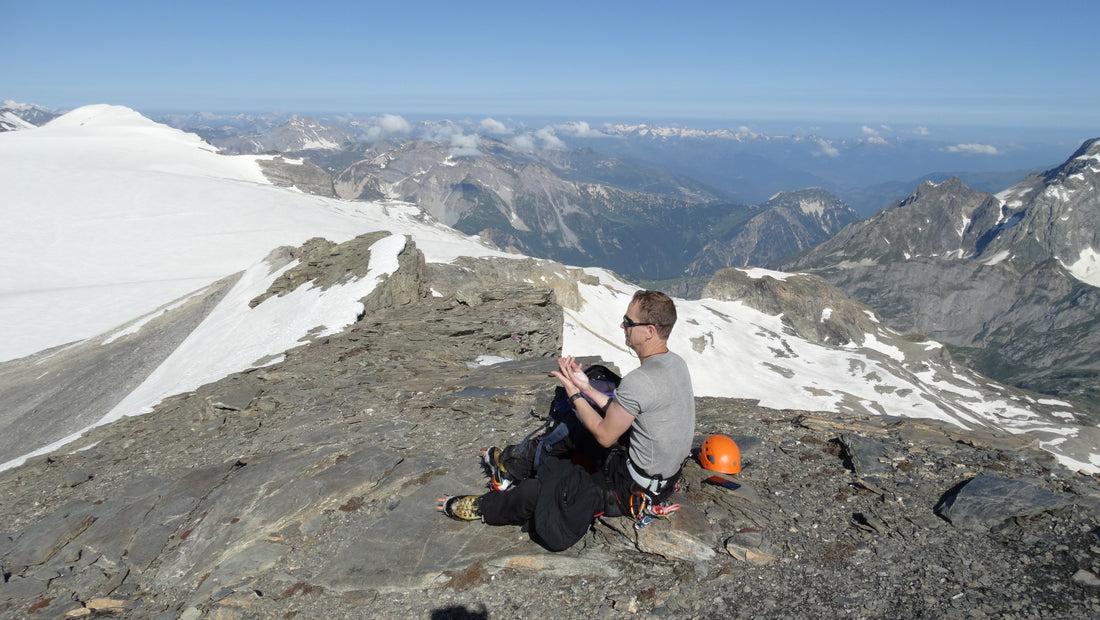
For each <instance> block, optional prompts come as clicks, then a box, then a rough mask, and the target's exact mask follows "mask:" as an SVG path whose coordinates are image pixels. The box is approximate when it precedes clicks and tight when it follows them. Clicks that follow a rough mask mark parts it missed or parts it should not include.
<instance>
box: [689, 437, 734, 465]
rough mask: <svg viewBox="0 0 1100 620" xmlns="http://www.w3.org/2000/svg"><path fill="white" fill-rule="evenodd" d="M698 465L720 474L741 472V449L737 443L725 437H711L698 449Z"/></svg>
mask: <svg viewBox="0 0 1100 620" xmlns="http://www.w3.org/2000/svg"><path fill="white" fill-rule="evenodd" d="M699 464H700V465H702V466H703V469H711V470H714V471H716V472H718V473H722V474H736V473H738V472H740V471H741V449H740V448H738V447H737V442H736V441H734V440H732V439H730V438H729V437H727V436H725V435H711V436H710V437H707V438H706V439H704V440H703V445H702V446H701V447H700V448H699Z"/></svg>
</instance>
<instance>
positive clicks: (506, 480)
mask: <svg viewBox="0 0 1100 620" xmlns="http://www.w3.org/2000/svg"><path fill="white" fill-rule="evenodd" d="M482 461H483V462H484V463H485V468H486V469H488V470H489V486H490V487H492V489H493V490H494V491H506V490H507V489H509V488H510V487H511V486H512V483H513V482H515V479H514V478H512V476H511V475H509V474H508V470H507V468H505V467H504V450H501V449H500V448H498V447H496V446H493V447H491V448H489V449H488V450H486V451H485V452H483V453H482Z"/></svg>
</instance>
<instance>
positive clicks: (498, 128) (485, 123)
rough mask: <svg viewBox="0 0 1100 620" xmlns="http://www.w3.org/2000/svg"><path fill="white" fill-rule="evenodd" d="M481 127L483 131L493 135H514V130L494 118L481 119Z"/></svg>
mask: <svg viewBox="0 0 1100 620" xmlns="http://www.w3.org/2000/svg"><path fill="white" fill-rule="evenodd" d="M480 127H481V130H482V131H484V132H486V133H491V134H497V135H508V134H510V133H512V130H511V129H508V127H507V126H506V125H505V124H504V123H502V122H500V121H498V120H496V119H493V118H483V119H481V124H480Z"/></svg>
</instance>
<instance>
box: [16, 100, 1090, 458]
mask: <svg viewBox="0 0 1100 620" xmlns="http://www.w3.org/2000/svg"><path fill="white" fill-rule="evenodd" d="M0 209H2V213H3V215H4V217H5V221H6V222H14V223H15V225H11V226H6V227H5V229H4V232H3V233H0V235H2V237H0V242H2V243H0V257H2V258H0V260H2V261H3V263H4V264H5V265H14V266H15V268H13V269H9V270H7V271H6V272H5V273H4V275H3V276H2V278H0V321H2V323H0V324H3V325H5V334H4V338H3V342H2V343H0V344H2V346H3V350H2V352H3V356H2V357H0V359H12V358H15V357H18V356H21V355H27V354H30V353H34V352H37V351H40V350H42V349H45V348H48V347H53V346H57V345H61V344H65V343H68V342H72V341H74V340H81V339H92V340H89V341H88V343H87V345H91V346H98V343H99V342H107V341H109V340H111V339H112V338H114V337H117V336H118V332H117V330H116V328H119V327H121V326H123V325H124V324H126V323H128V322H131V321H134V320H138V319H140V318H141V317H142V316H147V315H150V313H153V312H154V311H155V310H156V309H158V308H160V307H162V306H164V305H165V304H168V303H170V302H172V301H173V300H176V299H180V298H182V297H185V296H186V295H188V294H190V293H192V292H193V291H196V290H199V289H202V288H203V287H205V286H207V285H209V284H211V283H212V282H214V281H216V280H219V279H221V278H223V277H225V276H227V275H230V274H233V273H236V272H240V271H242V270H243V271H244V272H245V273H244V275H243V276H242V277H241V279H240V280H239V281H238V282H237V284H236V285H235V287H234V288H233V289H232V290H231V291H230V292H229V293H228V294H227V295H226V296H225V297H224V298H223V299H222V300H221V302H219V304H218V306H217V307H216V308H215V309H214V310H213V311H212V312H211V313H210V314H209V316H208V317H207V318H206V320H205V321H204V322H203V323H202V324H201V325H200V326H199V327H198V328H197V329H195V330H194V331H193V332H192V333H191V335H190V336H189V337H188V338H187V339H186V340H185V341H184V342H183V343H182V344H181V345H180V346H179V347H178V348H177V349H176V350H175V352H174V353H172V354H171V355H170V356H168V357H167V359H166V360H165V361H164V362H163V363H162V364H161V365H160V366H159V367H158V368H157V370H156V371H154V372H153V373H151V374H150V375H149V376H148V378H147V379H146V380H145V381H144V383H143V384H142V385H140V386H138V387H137V388H136V389H135V390H133V391H131V392H130V393H129V396H127V397H126V398H124V399H123V400H122V402H120V403H119V404H118V405H117V406H115V407H114V409H113V410H112V411H111V412H110V413H109V414H108V415H107V416H105V417H104V419H103V420H101V421H100V422H104V421H108V420H110V419H115V418H118V417H121V416H124V415H136V414H139V413H142V412H143V411H147V410H148V409H149V408H150V407H151V406H152V405H154V404H155V403H156V402H157V401H158V400H160V399H161V398H163V397H165V396H167V395H169V394H174V393H179V392H183V391H187V390H191V389H194V388H195V387H197V386H198V385H201V384H202V383H204V382H209V381H213V380H216V379H218V378H220V377H222V376H225V375H226V374H229V373H232V372H235V371H238V370H244V369H246V368H248V367H250V366H252V365H255V364H257V363H267V362H269V361H270V360H272V359H277V357H278V354H279V352H281V351H282V350H285V349H287V348H290V347H292V346H297V345H298V344H300V342H301V341H302V339H304V338H306V337H307V336H308V335H309V334H311V333H313V334H316V333H317V332H318V330H319V328H320V331H326V330H327V331H332V330H339V329H341V328H342V327H343V326H344V325H347V324H348V323H350V322H351V321H353V320H354V319H355V316H356V315H357V314H358V313H359V312H361V310H362V306H361V304H359V302H358V301H356V300H358V299H360V298H362V296H364V295H365V294H366V292H368V291H369V290H370V289H371V288H372V287H373V286H374V282H375V280H376V277H375V276H377V275H380V274H384V273H387V272H388V271H389V269H390V265H391V264H392V262H393V260H394V257H395V256H396V253H397V252H398V251H400V249H401V248H402V247H404V237H403V235H409V236H411V237H412V238H413V240H414V241H415V243H416V245H417V247H418V248H419V249H420V250H421V251H423V252H424V254H425V257H426V259H427V260H428V261H434V262H443V261H451V260H453V259H454V258H455V257H458V256H499V257H511V258H516V257H515V256H514V255H508V254H504V253H502V252H498V251H495V250H493V249H490V248H488V247H486V246H485V245H483V244H481V243H480V242H479V241H478V240H477V239H476V238H471V237H466V236H464V235H461V234H459V233H457V232H455V231H453V230H452V229H449V228H446V227H444V226H442V225H439V224H438V223H436V222H434V221H432V220H431V219H430V218H426V217H424V216H423V215H422V214H421V213H420V212H419V210H418V209H416V208H415V207H414V206H412V205H407V204H400V203H385V204H383V203H370V202H348V201H341V200H335V199H326V198H319V197H315V196H308V195H304V194H301V193H298V192H294V191H290V190H285V189H280V188H276V187H273V186H271V185H268V184H267V183H265V181H264V179H263V178H262V176H261V175H260V173H259V167H258V165H257V164H256V162H255V158H250V157H225V156H219V155H217V154H215V153H214V152H213V150H212V149H211V148H210V147H209V146H208V145H206V144H204V143H202V142H201V141H200V140H199V139H198V138H196V137H194V136H191V135H188V134H184V133H181V132H179V131H176V130H173V129H170V128H167V127H164V126H160V125H157V124H155V123H152V122H150V121H148V120H146V119H144V118H142V117H141V116H139V115H137V114H136V113H134V112H132V111H130V110H127V109H124V108H114V107H108V106H92V107H88V108H81V109H79V110H77V111H74V112H73V113H71V114H69V115H66V116H65V117H62V118H59V119H57V120H56V121H54V122H53V123H50V124H49V125H47V126H45V127H42V128H39V129H33V130H27V131H22V132H15V133H10V134H4V135H0ZM378 230H386V231H389V232H391V233H394V235H395V236H390V237H385V238H383V239H382V241H379V242H377V243H376V244H375V246H373V247H372V248H371V273H372V274H375V276H368V277H366V278H363V279H361V280H358V281H353V282H348V283H346V284H344V285H343V286H333V287H330V288H328V289H326V290H321V289H319V288H318V289H309V290H306V287H302V288H301V289H299V290H296V291H294V292H293V294H291V295H287V296H285V297H282V298H279V299H278V300H277V303H273V304H268V303H267V302H265V303H264V304H260V305H259V306H257V307H256V308H250V307H249V304H248V301H249V300H251V299H253V298H255V297H256V296H257V295H259V294H260V293H262V292H263V291H265V290H267V288H268V286H270V284H271V282H272V281H273V280H274V279H275V278H276V277H278V275H279V271H278V270H273V269H271V267H270V265H269V264H268V263H267V262H266V261H265V257H266V256H267V255H268V254H269V252H270V251H271V250H272V249H274V248H275V247H277V246H281V245H299V244H301V243H302V242H303V241H305V240H306V239H308V238H311V237H317V236H322V237H326V238H328V239H330V240H332V241H337V242H341V241H346V240H348V239H350V238H352V237H354V236H357V235H359V234H362V233H365V232H369V231H378ZM551 268H552V269H553V267H551ZM560 271H561V272H562V273H565V272H566V271H567V270H566V269H565V268H564V267H562V268H561V269H560ZM587 273H588V276H589V277H588V278H585V280H584V282H579V283H577V287H578V290H579V291H580V294H581V301H580V302H579V303H576V304H571V306H572V307H570V308H568V309H567V310H566V325H565V330H564V334H565V341H564V347H563V348H564V352H565V353H570V354H576V355H597V356H601V357H603V358H604V359H606V360H608V361H610V362H613V363H615V364H617V365H618V366H619V367H620V368H621V369H623V370H626V371H628V370H630V369H631V368H633V367H634V366H635V365H636V363H637V362H636V360H632V359H631V357H630V355H629V353H628V351H627V349H626V348H625V347H624V346H623V343H622V331H621V329H620V328H619V320H620V318H619V317H621V315H622V312H623V310H625V308H626V305H627V303H628V301H629V298H630V295H631V294H632V293H633V291H634V290H635V287H634V286H633V285H630V284H629V283H626V282H623V281H621V280H619V279H618V278H616V277H615V276H614V275H613V274H610V273H608V272H605V271H602V270H595V269H589V270H587ZM754 277H761V278H762V277H774V278H783V277H784V274H780V273H774V272H772V273H764V272H754ZM678 308H679V313H680V317H681V318H680V321H679V322H678V325H677V328H676V330H675V331H674V333H673V339H672V343H671V344H672V347H673V349H674V350H676V351H678V352H680V353H681V354H682V355H683V356H684V357H685V359H687V360H688V362H689V364H690V365H691V368H692V376H693V380H694V383H695V389H696V393H697V394H698V395H700V396H729V397H740V398H754V399H758V400H760V401H761V404H762V405H764V406H767V407H773V408H792V409H812V410H823V411H840V410H844V411H858V412H870V413H881V414H888V415H897V416H911V417H935V418H941V419H947V420H950V421H952V422H955V423H957V424H960V425H963V426H967V427H971V428H984V429H989V430H995V431H1007V432H1032V433H1035V435H1036V438H1037V439H1038V440H1040V441H1044V442H1045V444H1044V446H1045V447H1047V448H1048V449H1050V450H1051V451H1052V452H1054V453H1055V454H1056V455H1058V456H1059V458H1060V459H1062V460H1063V462H1064V463H1065V464H1067V465H1068V466H1070V467H1073V468H1074V469H1086V470H1092V471H1095V470H1096V469H1097V467H1098V466H1100V456H1097V455H1094V454H1093V451H1094V449H1091V448H1089V449H1082V448H1080V446H1079V445H1078V444H1079V443H1080V442H1079V441H1078V442H1076V443H1075V442H1074V440H1073V438H1074V437H1076V436H1077V435H1078V430H1079V429H1078V428H1077V427H1075V426H1074V425H1073V424H1072V423H1070V422H1068V421H1067V422H1064V423H1063V422H1060V421H1059V420H1057V419H1056V418H1053V417H1051V416H1050V415H1048V413H1049V412H1050V411H1051V410H1054V411H1055V412H1056V413H1057V412H1058V411H1059V410H1060V409H1066V408H1068V406H1064V404H1062V403H1052V402H1046V403H1040V402H1037V401H1034V400H1029V399H1028V398H1027V397H1026V396H1021V395H1020V394H1018V393H1015V392H1012V391H1011V390H1007V389H1004V388H1002V387H1000V386H997V385H995V384H991V383H990V382H988V381H987V380H985V379H983V378H981V377H978V376H977V375H973V374H972V373H969V372H966V371H964V370H960V369H958V368H955V367H953V366H951V365H950V363H949V362H945V361H944V360H943V359H941V358H942V356H940V355H939V345H938V344H936V343H912V342H907V341H906V340H905V339H903V338H901V337H900V336H898V335H896V334H891V333H890V332H889V330H885V329H883V330H881V331H879V332H876V333H875V334H869V335H868V336H867V338H866V340H865V342H864V345H863V346H859V347H857V346H854V345H853V346H849V347H846V348H840V347H828V346H822V345H818V344H813V343H810V342H808V341H805V340H803V339H800V338H798V337H797V336H794V335H792V334H791V333H790V332H789V330H787V329H785V327H784V325H783V324H782V321H781V318H780V317H777V316H770V315H767V314H764V313H761V312H758V311H756V310H753V309H751V308H748V307H747V306H745V305H743V304H742V303H740V302H732V301H715V300H709V299H703V300H699V301H687V300H680V301H679V302H678ZM823 320H824V319H823ZM140 324H141V321H140V320H138V321H137V323H135V324H133V325H131V326H130V327H129V328H128V329H131V330H132V329H137V328H139V327H140ZM97 336H100V337H99V338H94V339H93V337H97ZM11 363H18V362H11ZM1043 411H1045V412H1047V413H1043ZM1061 413H1062V415H1064V416H1066V417H1067V418H1071V417H1072V415H1071V413H1070V412H1068V411H1061ZM1067 438H1069V440H1068V441H1065V440H1066V439H1067ZM51 441H53V442H54V443H53V445H54V446H57V445H60V444H61V443H64V441H65V438H64V437H53V438H51ZM36 447H37V446H27V448H28V452H29V451H30V450H31V449H32V448H36ZM46 449H48V448H42V449H40V450H39V451H42V450H46ZM17 461H18V460H17ZM17 461H10V462H9V463H7V465H8V466H11V465H13V464H15V462H17Z"/></svg>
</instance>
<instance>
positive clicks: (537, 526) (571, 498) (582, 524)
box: [532, 458, 604, 551]
mask: <svg viewBox="0 0 1100 620" xmlns="http://www.w3.org/2000/svg"><path fill="white" fill-rule="evenodd" d="M598 476H600V474H599V473H597V474H591V473H589V472H588V470H586V469H585V468H584V467H582V466H580V465H577V464H575V463H573V462H571V461H569V460H565V459H558V458H547V459H544V460H543V463H542V466H541V467H539V481H540V482H541V483H542V488H541V490H540V494H539V499H538V503H537V504H536V505H535V514H534V517H533V519H532V523H533V526H534V527H533V532H532V533H533V534H534V536H535V537H536V538H537V539H538V541H539V542H540V543H541V544H542V545H543V546H544V547H546V548H547V549H549V550H550V551H564V550H566V549H568V548H569V547H572V546H573V545H575V544H576V543H577V541H579V540H580V539H582V538H584V535H585V534H586V533H587V532H588V528H589V527H591V526H592V523H593V521H595V520H596V517H598V516H599V515H600V514H601V513H602V512H603V507H604V490H603V488H602V487H601V486H600V484H599V480H598V478H597V477H598Z"/></svg>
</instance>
